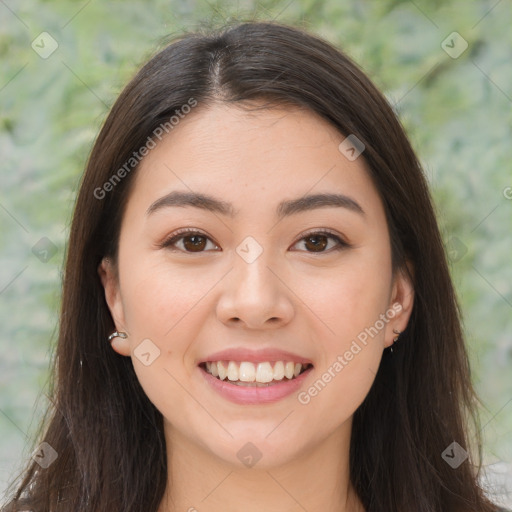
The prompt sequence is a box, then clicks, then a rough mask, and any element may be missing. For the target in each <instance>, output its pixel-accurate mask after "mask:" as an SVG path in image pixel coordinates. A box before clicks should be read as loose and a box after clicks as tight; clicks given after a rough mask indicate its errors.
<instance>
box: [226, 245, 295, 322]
mask: <svg viewBox="0 0 512 512" xmlns="http://www.w3.org/2000/svg"><path fill="white" fill-rule="evenodd" d="M269 263H271V262H270V261H268V260H267V258H266V257H265V252H263V254H261V255H260V256H259V257H258V258H257V259H256V260H255V261H253V262H252V263H247V262H246V261H244V259H242V258H240V257H238V256H235V263H234V266H235V268H234V269H233V271H231V272H230V273H229V274H228V276H227V278H226V279H225V280H224V289H223V290H222V294H221V296H220V298H219V301H218V303H217V317H218V319H219V320H220V321H222V322H223V323H225V324H243V325H245V326H246V327H247V328H249V329H275V328H278V327H282V326H284V325H286V324H287V323H288V322H290V320H291V319H292V318H293V316H294V311H295V309H294V305H293V302H292V300H291V297H292V295H293V293H292V291H291V290H290V288H289V287H288V286H287V285H286V283H285V282H284V281H283V279H282V278H281V277H280V276H279V275H278V273H277V272H276V271H275V270H274V269H273V268H272V265H269Z"/></svg>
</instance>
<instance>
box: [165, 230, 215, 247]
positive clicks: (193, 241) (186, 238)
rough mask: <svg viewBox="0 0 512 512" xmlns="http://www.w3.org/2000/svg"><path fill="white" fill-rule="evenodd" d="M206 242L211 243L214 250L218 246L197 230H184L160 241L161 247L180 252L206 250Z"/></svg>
mask: <svg viewBox="0 0 512 512" xmlns="http://www.w3.org/2000/svg"><path fill="white" fill-rule="evenodd" d="M208 242H210V244H211V245H213V248H214V250H215V249H218V246H217V245H216V244H214V243H213V242H212V241H211V239H210V238H209V237H207V236H206V235H204V234H203V233H200V232H198V231H192V230H184V231H180V232H178V233H176V234H174V235H173V236H172V237H171V238H169V239H168V240H166V241H165V242H163V243H162V245H161V247H165V248H168V249H170V250H173V251H181V252H189V253H190V252H207V250H206V249H207V247H208Z"/></svg>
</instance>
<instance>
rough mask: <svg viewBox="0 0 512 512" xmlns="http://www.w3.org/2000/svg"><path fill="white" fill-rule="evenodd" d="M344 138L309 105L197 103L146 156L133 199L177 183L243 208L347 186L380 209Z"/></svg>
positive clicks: (145, 201)
mask: <svg viewBox="0 0 512 512" xmlns="http://www.w3.org/2000/svg"><path fill="white" fill-rule="evenodd" d="M344 139H345V135H343V134H341V133H339V132H338V130H336V128H335V127H334V126H332V125H331V124H330V123H329V122H327V121H326V120H324V119H322V118H321V117H320V116H318V115H317V114H315V113H313V112H311V111H309V110H307V109H299V108H290V107H282V108H272V109H260V110H252V111H248V110H246V109H244V108H240V107H238V106H234V105H226V104H213V105H210V106H207V107H197V109H196V110H195V111H192V112H191V113H190V114H188V115H187V116H185V117H184V118H183V119H182V120H181V121H180V122H179V124H177V125H176V126H175V127H174V128H173V130H172V131H171V132H170V133H169V134H168V135H167V136H166V137H165V138H164V139H163V140H162V141H161V142H159V143H158V144H157V145H156V147H155V148H154V149H152V150H151V151H150V152H149V153H148V155H147V156H146V157H145V158H144V159H143V161H142V162H141V164H140V166H139V169H138V170H137V172H136V175H135V176H134V179H135V183H134V187H132V196H133V197H132V198H131V199H130V201H129V203H130V202H136V203H138V204H139V206H140V207H141V208H142V207H144V205H145V208H146V209H147V208H148V207H149V206H150V204H151V203H152V202H154V201H155V200H156V199H158V198H159V197H161V196H163V195H164V194H166V193H169V192H171V191H172V190H181V191H189V192H202V193H208V194H209V195H214V196H216V197H219V198H225V199H227V200H228V201H229V202H230V203H231V204H232V205H233V207H234V209H233V213H234V214H235V215H236V214H238V213H242V214H243V213H244V211H246V210H247V209H248V208H249V207H251V208H253V209H254V208H257V209H260V210H263V209H265V207H266V206H269V207H270V206H272V205H271V203H275V204H277V203H279V202H281V200H282V199H283V198H284V197H297V196H301V195H305V194H308V193H320V192H323V193H325V192H333V193H334V192H339V193H347V194H348V193H350V194H352V195H354V194H355V195H356V196H358V197H359V200H358V202H362V203H366V204H367V206H368V208H369V209H375V208H377V210H378V209H379V208H380V207H381V204H380V203H381V201H380V198H379V196H378V193H377V191H376V189H375V187H374V186H373V184H372V181H371V179H370V177H369V174H368V171H367V169H366V164H365V162H364V159H363V158H361V157H360V158H357V159H356V160H354V161H350V160H348V159H347V158H346V157H345V156H344V155H343V154H342V153H341V152H340V150H339V149H338V146H339V144H340V143H341V142H342V141H343V140H344ZM377 213H378V212H377ZM381 213H382V212H381Z"/></svg>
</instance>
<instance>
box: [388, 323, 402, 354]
mask: <svg viewBox="0 0 512 512" xmlns="http://www.w3.org/2000/svg"><path fill="white" fill-rule="evenodd" d="M393 332H394V333H395V334H396V336H395V337H394V338H393V343H392V344H391V346H390V347H389V351H390V352H391V353H393V344H394V343H396V342H397V341H398V338H399V337H400V334H402V331H398V330H397V329H393Z"/></svg>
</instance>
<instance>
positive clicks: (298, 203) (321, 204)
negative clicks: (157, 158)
mask: <svg viewBox="0 0 512 512" xmlns="http://www.w3.org/2000/svg"><path fill="white" fill-rule="evenodd" d="M186 206H192V207H194V208H200V209H202V210H206V211H209V212H212V213H218V214H221V215H224V216H229V217H234V216H235V215H236V213H237V212H236V211H235V210H234V209H233V205H232V204H231V203H227V202H225V201H222V200H220V199H217V198H215V197H213V196H210V195H208V194H202V193H199V192H180V191H177V190H175V191H173V192H170V193H169V194H167V195H165V196H163V197H161V198H160V199H157V200H156V201H155V202H154V203H152V204H151V206H150V207H149V208H148V209H147V211H146V215H148V216H149V215H151V214H153V213H155V212H156V211H158V210H161V209H163V208H169V207H186ZM329 207H330V208H333V207H335V208H345V209H347V210H350V211H352V212H355V213H358V214H359V215H362V216H363V217H364V216H365V212H364V210H363V208H362V207H361V205H360V204H359V203H358V202H357V201H355V200H354V199H352V198H351V197H349V196H346V195H344V194H327V193H323V194H313V195H308V196H303V197H299V198H297V199H289V200H285V201H281V202H280V203H279V204H278V206H277V209H276V215H277V218H278V219H283V218H284V217H288V216H290V215H293V214H296V213H302V212H306V211H311V210H315V209H317V208H329Z"/></svg>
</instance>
